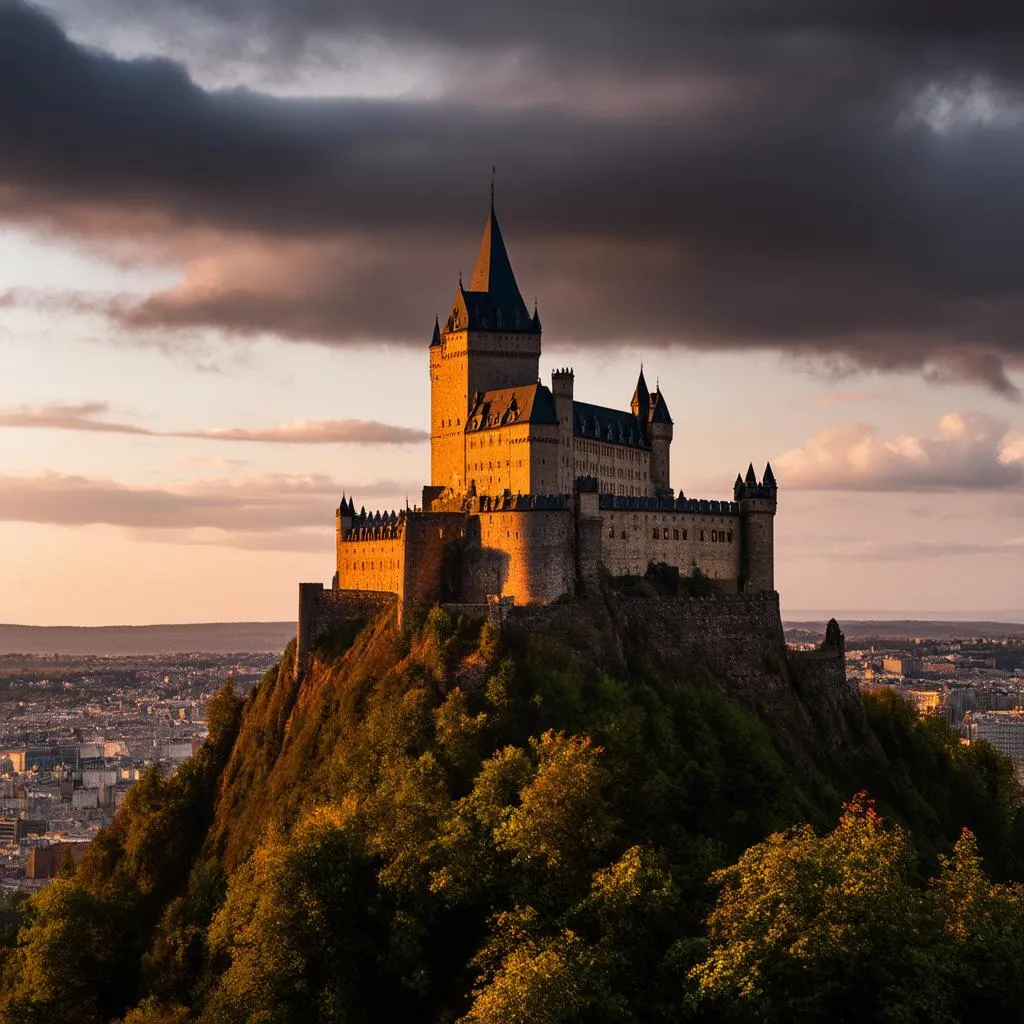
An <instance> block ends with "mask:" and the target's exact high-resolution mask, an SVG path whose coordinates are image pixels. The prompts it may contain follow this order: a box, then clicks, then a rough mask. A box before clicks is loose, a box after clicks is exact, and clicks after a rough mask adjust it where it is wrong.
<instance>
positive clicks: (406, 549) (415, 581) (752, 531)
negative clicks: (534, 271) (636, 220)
mask: <svg viewBox="0 0 1024 1024" xmlns="http://www.w3.org/2000/svg"><path fill="white" fill-rule="evenodd" d="M442 325H443V326H442ZM541 334H542V328H541V321H540V315H539V313H538V312H537V309H536V308H535V309H534V311H533V315H532V316H531V315H530V313H529V312H528V310H527V308H526V305H525V304H524V302H523V299H522V295H521V293H520V291H519V286H518V285H517V283H516V280H515V276H514V274H513V273H512V264H511V262H510V260H509V257H508V253H507V251H506V249H505V243H504V241H503V238H502V235H501V230H500V228H499V226H498V221H497V217H496V216H495V213H494V207H493V203H492V206H491V210H490V213H489V216H488V219H487V222H486V224H485V227H484V234H483V239H482V241H481V245H480V251H479V255H478V257H477V263H476V267H475V269H474V272H473V276H472V279H471V284H470V287H469V288H468V289H467V288H465V287H464V285H463V283H462V281H461V279H460V281H459V284H458V287H457V289H456V292H455V298H454V300H453V302H452V306H451V309H450V312H449V314H448V315H447V317H446V318H444V319H443V320H442V319H441V318H437V319H435V322H434V325H433V332H432V334H431V336H430V342H429V346H428V362H429V374H430V423H431V430H430V450H431V459H430V464H431V479H430V482H429V483H428V484H427V485H426V486H425V487H424V488H423V497H422V505H421V506H420V507H419V508H412V509H410V508H406V509H402V510H399V511H390V512H383V511H377V512H367V511H366V510H365V509H360V510H359V512H358V513H357V512H356V510H355V503H354V501H353V500H352V499H351V498H343V499H342V502H341V505H340V506H339V508H338V510H337V516H336V519H337V531H336V533H337V550H336V555H337V572H336V573H335V577H334V586H333V589H332V591H330V592H326V593H329V594H332V595H335V596H332V597H331V598H330V603H331V607H338V606H340V605H342V604H344V595H345V594H351V595H360V596H359V600H360V601H363V602H364V603H365V602H366V601H367V600H368V598H367V596H366V595H373V594H380V595H393V596H394V598H395V599H396V602H397V606H398V611H399V616H400V617H401V616H402V615H404V614H405V613H406V612H407V611H409V610H412V609H422V608H425V607H429V606H430V605H431V604H433V603H436V602H449V603H457V604H461V605H476V606H484V605H487V604H488V603H490V602H502V603H503V604H504V605H507V604H509V603H511V604H514V605H530V604H548V603H551V602H553V601H555V600H557V599H558V598H560V597H563V596H565V595H573V594H577V593H581V592H584V591H586V590H587V589H588V588H589V587H593V586H596V585H598V583H599V581H600V579H601V578H602V577H603V576H626V575H630V576H634V575H641V576H642V575H644V574H645V573H646V572H647V571H648V569H649V567H650V566H651V565H663V564H667V565H670V566H675V567H676V568H678V570H679V572H680V573H681V574H684V575H689V574H691V573H694V572H698V571H699V572H700V573H701V574H702V575H703V576H704V577H706V578H707V579H709V580H710V581H711V582H712V584H713V586H714V587H715V589H716V591H717V592H718V593H720V594H722V595H730V594H733V595H772V594H774V588H775V576H774V517H775V513H776V509H777V505H778V484H777V482H776V480H775V475H774V473H773V472H772V468H771V466H770V465H768V466H766V468H765V471H764V474H763V475H762V477H761V479H760V480H759V479H758V478H757V474H756V473H755V472H754V468H753V465H751V466H750V467H749V468H748V470H747V472H746V475H745V476H743V475H738V476H737V477H736V481H735V483H734V485H733V494H732V500H729V499H704V498H688V497H687V496H686V495H685V494H684V492H683V491H682V490H681V489H676V488H674V487H673V485H672V483H671V458H670V453H671V445H672V439H673V434H674V423H673V420H672V416H671V414H670V413H669V409H668V403H667V400H666V397H665V395H664V394H663V393H662V390H661V387H660V384H658V385H656V386H655V388H654V390H653V391H651V389H650V388H649V387H648V385H647V381H646V379H645V377H644V372H643V368H642V367H641V369H640V373H639V376H638V378H637V382H636V386H635V388H634V390H633V394H632V398H631V399H630V401H629V404H628V407H627V408H618V409H613V408H608V407H605V406H600V405H595V404H592V403H588V402H583V401H580V400H579V399H578V398H577V396H576V394H575V388H576V374H575V371H574V370H573V369H572V368H571V367H561V368H559V369H556V370H554V371H553V372H552V373H551V386H550V387H548V386H546V385H545V384H544V383H543V382H542V380H541V376H540V355H541ZM623 397H625V396H623ZM303 593H304V594H305V597H304V599H303V600H304V601H305V605H304V607H305V608H306V614H307V617H308V616H309V615H310V614H313V612H312V611H311V609H312V608H313V606H314V605H315V604H316V603H317V602H318V601H327V600H328V598H326V597H324V598H322V599H321V598H320V597H318V596H317V595H318V594H319V593H320V592H319V591H317V590H316V588H315V587H313V586H309V585H307V586H306V589H305V590H304V591H303ZM304 635H305V634H304Z"/></svg>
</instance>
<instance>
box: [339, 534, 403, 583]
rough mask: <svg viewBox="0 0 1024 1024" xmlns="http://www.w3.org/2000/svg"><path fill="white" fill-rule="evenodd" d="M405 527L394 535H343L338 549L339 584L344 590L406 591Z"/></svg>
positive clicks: (340, 536)
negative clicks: (403, 586) (366, 536)
mask: <svg viewBox="0 0 1024 1024" xmlns="http://www.w3.org/2000/svg"><path fill="white" fill-rule="evenodd" d="M405 567H406V541H405V529H404V528H403V529H402V530H400V531H397V532H396V535H395V536H393V537H373V538H366V539H359V538H357V537H353V536H352V534H347V535H345V534H340V535H339V539H338V551H337V570H338V586H339V587H341V588H342V589H344V590H386V591H389V592H390V593H393V594H400V593H401V592H402V589H403V588H402V582H403V580H404V578H405Z"/></svg>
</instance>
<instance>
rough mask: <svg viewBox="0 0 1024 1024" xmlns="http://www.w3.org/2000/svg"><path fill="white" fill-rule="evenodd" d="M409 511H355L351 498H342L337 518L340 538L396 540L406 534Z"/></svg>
mask: <svg viewBox="0 0 1024 1024" xmlns="http://www.w3.org/2000/svg"><path fill="white" fill-rule="evenodd" d="M408 515H409V510H408V509H400V510H398V511H395V510H392V511H390V512H387V511H385V512H381V511H376V512H367V511H366V509H365V508H361V509H360V510H359V511H358V512H356V510H355V504H354V502H353V501H352V499H351V498H344V497H343V498H342V499H341V504H340V505H339V506H338V509H337V512H336V513H335V518H336V519H337V522H338V538H339V540H345V541H365V540H395V539H397V538H399V537H401V536H403V535H404V533H405V526H406V521H407V517H408Z"/></svg>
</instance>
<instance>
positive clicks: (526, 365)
mask: <svg viewBox="0 0 1024 1024" xmlns="http://www.w3.org/2000/svg"><path fill="white" fill-rule="evenodd" d="M540 345H541V328H540V318H539V317H538V315H537V313H536V311H535V312H534V314H533V316H531V315H530V313H529V311H528V310H527V308H526V304H525V303H524V302H523V297H522V295H521V294H520V292H519V286H518V285H517V284H516V279H515V275H514V274H513V273H512V263H511V261H510V260H509V258H508V252H507V250H506V249H505V242H504V239H503V238H502V237H501V228H500V227H499V226H498V218H497V217H496V216H495V213H494V196H493V192H492V195H491V209H490V213H489V215H488V218H487V223H486V224H485V225H484V232H483V238H482V239H481V241H480V251H479V254H478V255H477V259H476V266H475V267H474V269H473V276H472V278H471V279H470V284H469V288H468V289H466V288H465V287H463V284H462V279H461V277H460V279H459V286H458V288H457V289H456V291H455V300H454V302H453V303H452V308H451V312H450V313H449V314H448V319H447V320H446V322H445V323H444V325H443V326H442V325H441V324H440V323H436V324H435V329H434V335H433V337H432V339H431V344H430V477H431V484H432V485H433V486H435V487H452V488H454V489H455V490H456V491H462V490H464V489H465V487H466V441H465V426H466V413H467V412H468V411H469V409H470V406H471V405H472V404H473V396H474V395H476V394H477V393H478V392H484V391H491V390H494V389H496V388H502V387H512V386H515V385H520V384H535V383H536V382H537V380H538V373H539V368H540Z"/></svg>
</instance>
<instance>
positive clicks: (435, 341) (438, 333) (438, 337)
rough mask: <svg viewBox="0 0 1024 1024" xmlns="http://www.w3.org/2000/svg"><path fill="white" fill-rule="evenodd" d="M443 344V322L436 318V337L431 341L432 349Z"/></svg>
mask: <svg viewBox="0 0 1024 1024" xmlns="http://www.w3.org/2000/svg"><path fill="white" fill-rule="evenodd" d="M440 344H441V321H440V320H439V319H438V318H437V317H436V316H435V317H434V336H433V337H432V338H431V339H430V347H431V348H433V347H434V346H435V345H440Z"/></svg>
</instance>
